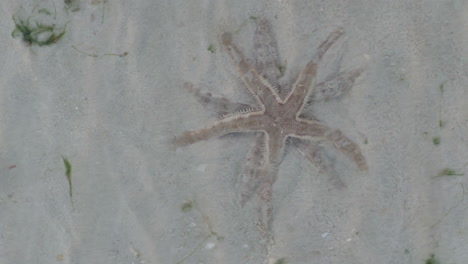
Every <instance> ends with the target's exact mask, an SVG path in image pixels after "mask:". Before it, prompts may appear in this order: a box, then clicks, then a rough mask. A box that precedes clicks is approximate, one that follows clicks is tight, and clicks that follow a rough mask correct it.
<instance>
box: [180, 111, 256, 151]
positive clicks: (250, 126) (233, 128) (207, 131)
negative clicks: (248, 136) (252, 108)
mask: <svg viewBox="0 0 468 264" xmlns="http://www.w3.org/2000/svg"><path fill="white" fill-rule="evenodd" d="M259 114H261V112H252V113H247V114H242V115H235V116H230V117H226V118H224V119H221V120H219V121H217V122H215V123H214V124H213V125H212V126H210V127H208V128H203V129H199V130H196V131H185V132H184V133H182V134H181V135H180V136H177V137H176V138H175V139H174V144H175V145H176V146H187V145H190V144H193V143H195V142H198V141H202V140H207V139H210V138H212V137H219V136H223V135H226V134H229V133H235V132H253V131H258V130H261V129H262V125H261V124H262V120H260V119H261V116H260V115H259Z"/></svg>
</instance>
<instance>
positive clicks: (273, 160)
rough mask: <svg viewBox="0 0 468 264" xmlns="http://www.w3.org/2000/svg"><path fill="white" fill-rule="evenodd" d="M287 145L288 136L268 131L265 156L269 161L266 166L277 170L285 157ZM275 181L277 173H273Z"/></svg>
mask: <svg viewBox="0 0 468 264" xmlns="http://www.w3.org/2000/svg"><path fill="white" fill-rule="evenodd" d="M285 145H286V137H285V136H284V135H281V134H280V133H277V132H276V131H275V132H270V133H266V144H265V157H266V158H267V160H266V161H267V162H266V165H265V166H268V167H269V169H270V170H271V171H273V172H275V171H276V170H277V169H278V166H279V164H280V163H281V160H282V158H283V154H284V146H285ZM271 176H272V179H273V182H274V181H275V180H276V173H272V175H271Z"/></svg>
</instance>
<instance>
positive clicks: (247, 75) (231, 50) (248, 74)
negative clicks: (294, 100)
mask: <svg viewBox="0 0 468 264" xmlns="http://www.w3.org/2000/svg"><path fill="white" fill-rule="evenodd" d="M221 43H222V44H223V46H224V48H225V49H226V52H227V53H228V54H229V57H230V58H231V59H232V61H233V62H234V63H235V64H236V66H237V68H238V71H239V77H240V79H241V80H242V82H243V83H244V84H245V86H247V88H248V89H249V91H250V92H251V93H252V94H253V96H254V97H255V99H256V100H257V102H258V103H259V104H261V105H262V107H264V106H265V105H269V104H271V103H273V101H275V100H276V101H280V100H281V99H280V98H279V96H278V94H277V93H276V91H275V90H274V89H273V87H271V85H270V84H269V83H268V81H267V80H265V79H264V78H263V77H261V76H260V75H259V74H258V72H257V71H256V70H255V68H254V67H252V65H250V64H249V63H248V62H247V60H246V59H245V58H244V55H243V54H242V53H241V52H240V50H239V49H238V48H237V46H236V45H234V44H233V43H232V36H231V34H230V33H223V34H222V35H221Z"/></svg>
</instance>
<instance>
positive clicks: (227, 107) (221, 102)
mask: <svg viewBox="0 0 468 264" xmlns="http://www.w3.org/2000/svg"><path fill="white" fill-rule="evenodd" d="M184 88H185V89H186V90H187V91H188V92H189V93H191V94H192V95H193V96H194V97H195V98H196V99H197V101H198V102H199V103H200V104H201V105H203V106H204V107H207V108H210V109H213V110H214V111H216V113H217V114H218V115H220V116H224V115H227V114H230V113H236V112H241V111H242V112H244V111H250V110H252V109H255V108H254V107H253V106H251V105H248V104H243V103H236V102H231V101H230V100H229V99H227V98H225V97H219V96H213V95H211V93H204V92H202V91H201V90H200V89H199V88H195V87H193V84H192V83H190V82H186V83H184Z"/></svg>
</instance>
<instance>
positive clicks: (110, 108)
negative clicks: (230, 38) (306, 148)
mask: <svg viewBox="0 0 468 264" xmlns="http://www.w3.org/2000/svg"><path fill="white" fill-rule="evenodd" d="M66 2H67V1H65V2H63V1H58V0H55V2H52V1H39V0H38V1H37V2H35V3H34V4H33V3H31V1H26V0H23V1H3V2H2V3H1V4H0V12H1V14H2V15H1V16H0V20H1V26H0V36H2V37H1V39H2V42H1V44H0V45H1V46H0V47H1V49H0V61H2V62H3V63H2V64H1V66H0V67H1V71H0V124H1V126H0V263H5V264H9V263H38V264H41V263H135V264H136V263H145V264H148V263H155V264H159V263H162V264H165V263H174V264H175V263H187V264H188V263H197V264H198V263H205V264H208V263H233V264H238V263H252V264H257V263H268V264H274V263H277V264H279V263H290V264H293V263H304V264H305V263H330V264H334V263H349V264H362V263H388V264H390V263H395V264H396V263H398V264H401V263H426V261H427V260H429V259H430V258H432V259H433V260H437V261H439V262H440V263H441V264H443V263H466V262H467V261H468V221H466V219H468V197H466V198H465V195H466V194H467V193H468V180H467V173H468V171H467V166H468V158H467V157H468V144H467V135H468V132H467V131H468V95H467V92H466V91H467V89H468V88H467V83H468V67H467V63H466V62H467V59H468V48H467V47H468V45H467V44H468V31H467V28H468V15H467V14H468V3H467V2H466V1H463V0H459V1H437V0H427V1H403V0H396V1H370V0H362V1H358V0H353V1H326V2H325V1H309V0H298V1H285V0H280V1H266V0H265V1H263V0H261V1H247V0H239V1H200V0H197V1H181V0H171V1H160V0H158V1H154V0H136V1H123V0H120V1H104V0H92V1H91V0H89V1H88V0H80V1H78V0H73V1H71V2H73V4H74V5H76V6H74V9H73V10H71V9H68V11H67V10H65V9H64V8H65V7H66ZM52 3H53V4H54V5H55V8H54V5H53V4H52ZM36 4H37V5H38V6H39V7H35V5H36ZM42 8H45V9H47V10H50V11H51V14H50V15H49V16H51V17H53V19H56V20H57V23H56V25H57V27H59V25H61V26H63V27H64V28H65V34H64V35H63V37H61V38H60V39H58V40H57V41H56V43H54V44H52V45H44V46H35V45H31V46H28V45H25V43H24V42H23V41H22V40H21V39H22V36H16V38H13V37H12V34H11V33H12V31H13V30H14V28H15V21H14V20H13V19H12V16H13V15H15V14H18V12H19V10H21V9H23V11H21V12H23V13H24V14H26V16H27V15H28V14H32V12H33V11H34V12H36V13H37V12H38V11H39V10H41V9H42ZM76 8H77V9H76ZM34 9H35V10H34ZM28 12H29V13H28ZM44 12H45V11H42V15H44ZM252 17H265V18H267V19H269V20H270V21H271V24H272V27H273V31H274V33H275V35H276V39H277V42H278V48H279V53H280V57H281V63H282V65H284V67H285V68H284V70H285V71H284V78H285V79H286V80H294V78H295V77H296V76H297V74H298V73H299V71H300V70H301V69H302V67H303V66H304V65H305V64H306V63H307V61H308V60H309V59H310V57H311V56H312V55H313V52H314V51H315V50H316V48H317V46H318V45H319V44H320V42H321V41H323V40H324V39H325V38H326V36H327V35H328V34H329V33H330V32H332V31H333V30H334V29H336V28H337V27H342V28H343V29H344V31H345V36H344V38H343V39H342V40H341V41H340V42H339V43H338V44H337V46H336V47H335V48H334V49H332V50H330V53H329V54H328V53H327V55H326V56H325V57H324V61H323V64H322V65H321V66H320V69H319V74H318V75H319V79H320V78H323V77H324V76H327V75H328V74H330V73H331V72H333V71H334V70H336V65H338V64H339V65H340V66H341V67H342V68H343V69H349V68H353V67H355V66H356V65H357V64H358V63H359V61H360V59H361V58H362V56H363V55H366V56H368V57H369V58H370V61H369V63H368V65H367V68H366V70H365V72H364V73H363V74H362V76H360V77H359V78H358V79H357V81H356V83H355V84H354V87H353V89H352V91H351V92H350V93H348V94H346V95H345V96H343V97H341V98H339V99H337V100H332V101H330V102H327V103H323V104H316V105H314V106H313V109H312V111H314V114H315V115H316V116H317V117H318V118H320V119H321V120H323V121H324V122H325V123H327V124H328V125H330V126H331V127H336V128H339V129H341V130H342V131H343V132H344V133H345V134H346V135H348V136H349V137H350V138H352V139H353V140H354V141H355V142H357V143H358V144H359V145H360V147H361V149H362V151H363V154H364V156H365V157H366V159H367V163H368V165H369V169H368V171H366V172H361V171H359V170H358V169H357V168H356V166H355V164H353V163H352V162H351V161H349V160H347V159H346V158H345V157H343V156H341V155H340V154H339V153H336V152H333V151H330V155H331V158H332V159H333V160H334V161H335V169H336V171H337V172H338V174H339V176H340V178H341V180H342V181H344V183H345V185H346V187H345V188H336V187H334V186H333V184H331V183H330V181H329V179H328V178H327V177H328V176H327V175H325V174H323V173H320V172H319V170H318V169H317V168H316V167H314V166H313V165H311V164H310V163H308V162H307V161H306V160H304V158H303V157H302V156H301V154H300V153H299V152H297V151H295V150H293V149H286V152H287V153H286V155H285V158H284V160H283V162H282V164H281V166H280V168H279V172H278V180H277V182H276V183H275V185H274V191H273V206H274V213H273V215H274V221H273V227H272V231H271V232H272V235H273V236H274V243H265V241H264V240H262V236H261V233H260V232H259V231H258V228H257V220H258V219H257V218H258V216H257V208H256V206H257V205H256V204H255V203H254V202H251V203H247V204H246V205H245V206H244V207H240V206H239V204H238V199H237V198H238V185H239V174H240V172H241V168H242V163H243V161H244V159H245V155H246V153H247V152H248V149H249V147H250V146H251V144H252V142H253V139H254V137H252V136H251V135H245V136H226V137H222V138H219V139H211V140H209V141H205V142H200V143H197V144H193V145H191V146H187V147H184V148H177V149H175V148H174V146H173V145H172V144H171V140H172V139H173V137H174V136H175V135H177V134H180V133H182V132H183V131H185V130H192V129H197V128H201V127H204V126H205V125H207V124H209V123H211V122H212V121H213V120H216V117H215V116H214V115H213V113H212V112H210V111H208V110H206V109H205V108H203V107H202V106H200V105H199V104H198V103H197V102H196V100H195V99H194V98H193V97H192V96H191V95H190V94H188V93H187V92H186V91H185V90H184V89H183V87H182V86H183V83H184V82H187V81H189V82H191V83H193V84H194V85H196V86H197V87H200V88H201V89H202V90H203V91H206V92H211V93H213V94H217V95H223V96H226V97H228V98H230V99H232V100H234V101H247V102H248V100H251V98H250V97H249V95H248V93H246V91H245V89H244V88H243V86H242V84H241V82H240V81H239V79H238V78H237V77H236V74H235V69H234V67H233V65H232V63H231V61H230V60H229V57H228V56H227V55H226V53H225V52H224V51H223V49H222V47H221V45H220V43H219V41H218V39H219V35H220V34H221V33H222V32H234V37H235V42H236V43H237V44H238V46H239V47H240V48H242V50H243V52H244V53H245V54H246V55H247V56H249V55H250V54H252V51H253V44H252V36H253V32H254V30H255V23H253V22H252ZM31 22H32V21H31ZM32 23H33V22H32ZM437 141H439V142H437ZM64 157H65V158H66V159H67V160H68V161H69V162H70V164H71V168H72V170H71V183H72V190H73V195H72V197H70V192H69V182H68V181H67V177H66V175H65V166H64V163H63V158H64ZM447 168H448V169H451V170H453V171H452V172H453V173H452V174H461V175H450V176H441V177H434V176H437V175H440V172H441V171H443V170H444V169H447ZM449 174H450V173H449ZM432 255H433V256H432ZM431 256H432V257H431Z"/></svg>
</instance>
